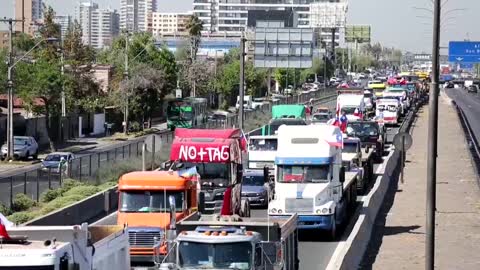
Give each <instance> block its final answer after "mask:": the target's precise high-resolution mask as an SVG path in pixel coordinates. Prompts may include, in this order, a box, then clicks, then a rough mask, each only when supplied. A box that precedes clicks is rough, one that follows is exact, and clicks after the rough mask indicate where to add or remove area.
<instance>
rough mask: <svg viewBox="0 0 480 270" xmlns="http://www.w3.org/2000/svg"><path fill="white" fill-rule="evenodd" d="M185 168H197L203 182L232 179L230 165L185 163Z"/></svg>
mask: <svg viewBox="0 0 480 270" xmlns="http://www.w3.org/2000/svg"><path fill="white" fill-rule="evenodd" d="M184 167H185V168H192V167H197V172H198V174H199V175H200V179H201V180H205V179H210V180H211V179H230V164H228V163H191V162H185V163H184Z"/></svg>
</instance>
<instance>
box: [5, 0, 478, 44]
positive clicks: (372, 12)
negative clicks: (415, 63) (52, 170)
mask: <svg viewBox="0 0 480 270" xmlns="http://www.w3.org/2000/svg"><path fill="white" fill-rule="evenodd" d="M157 1H159V7H160V10H161V11H172V12H177V11H188V10H191V9H192V1H193V0H157ZM45 2H46V3H47V4H49V5H52V6H53V7H54V9H55V10H56V11H57V13H58V14H71V15H73V12H74V10H75V9H74V7H75V5H76V4H77V3H78V1H75V0H45ZM94 2H97V3H98V4H99V5H100V6H101V7H109V6H110V7H111V8H116V9H118V7H119V5H120V0H96V1H94ZM443 2H444V3H445V5H444V12H443V13H444V14H445V13H448V14H445V15H444V18H445V20H444V22H443V25H444V27H443V30H442V46H446V45H447V44H448V41H449V40H463V39H471V40H480V27H478V26H477V24H478V23H477V21H476V18H477V16H478V15H477V14H480V0H443ZM13 3H14V1H13V0H0V17H4V16H7V17H10V16H12V15H13ZM415 8H425V9H432V4H431V0H349V12H348V19H347V20H348V23H349V24H370V25H372V38H373V41H374V42H376V41H378V42H381V43H382V44H384V45H386V46H394V47H397V48H400V49H402V50H410V51H414V52H430V51H431V39H432V35H431V32H432V26H431V21H432V14H431V13H430V12H429V11H427V10H420V9H415ZM457 8H462V9H466V10H462V11H458V12H457V11H453V9H457ZM0 27H1V26H0ZM1 28H2V29H4V27H1Z"/></svg>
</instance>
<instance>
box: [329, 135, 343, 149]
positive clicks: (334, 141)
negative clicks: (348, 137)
mask: <svg viewBox="0 0 480 270" xmlns="http://www.w3.org/2000/svg"><path fill="white" fill-rule="evenodd" d="M327 143H328V144H329V145H331V146H335V147H340V148H343V136H342V134H341V133H336V134H333V135H332V136H331V137H330V138H328V140H327Z"/></svg>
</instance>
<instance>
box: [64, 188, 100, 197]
mask: <svg viewBox="0 0 480 270" xmlns="http://www.w3.org/2000/svg"><path fill="white" fill-rule="evenodd" d="M99 191H100V189H99V188H98V187H96V186H78V187H74V188H72V189H70V190H69V191H67V192H65V193H64V194H63V196H65V197H68V196H71V195H80V196H82V197H83V198H87V197H90V196H92V195H93V194H96V193H98V192H99Z"/></svg>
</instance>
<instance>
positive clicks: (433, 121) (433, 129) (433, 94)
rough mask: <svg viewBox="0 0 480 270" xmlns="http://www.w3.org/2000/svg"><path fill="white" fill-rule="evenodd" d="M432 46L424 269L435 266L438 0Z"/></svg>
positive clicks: (439, 5) (432, 268)
mask: <svg viewBox="0 0 480 270" xmlns="http://www.w3.org/2000/svg"><path fill="white" fill-rule="evenodd" d="M433 8H434V11H433V44H432V46H433V48H432V82H431V87H430V108H429V118H428V156H427V207H426V209H427V213H426V214H427V218H426V234H425V242H426V245H425V269H426V270H434V268H435V211H436V209H435V208H436V181H437V179H436V178H437V146H438V94H439V92H440V91H439V86H438V81H439V60H440V59H439V58H440V55H439V54H440V10H441V2H440V0H434V5H433Z"/></svg>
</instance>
